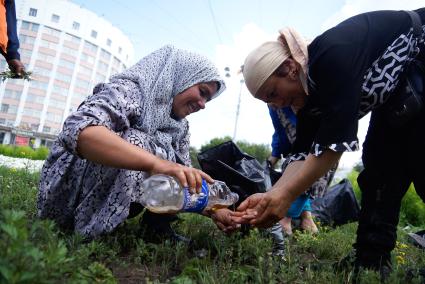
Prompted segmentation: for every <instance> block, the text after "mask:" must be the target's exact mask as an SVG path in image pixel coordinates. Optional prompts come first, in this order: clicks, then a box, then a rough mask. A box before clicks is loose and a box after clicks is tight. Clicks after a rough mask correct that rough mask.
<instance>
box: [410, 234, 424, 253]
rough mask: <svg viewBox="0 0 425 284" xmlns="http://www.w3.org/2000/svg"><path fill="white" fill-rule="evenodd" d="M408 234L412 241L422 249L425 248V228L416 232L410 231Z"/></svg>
mask: <svg viewBox="0 0 425 284" xmlns="http://www.w3.org/2000/svg"><path fill="white" fill-rule="evenodd" d="M407 235H408V241H409V242H410V243H412V244H414V245H415V246H417V247H419V248H421V249H425V230H421V231H419V232H416V233H409V234H407Z"/></svg>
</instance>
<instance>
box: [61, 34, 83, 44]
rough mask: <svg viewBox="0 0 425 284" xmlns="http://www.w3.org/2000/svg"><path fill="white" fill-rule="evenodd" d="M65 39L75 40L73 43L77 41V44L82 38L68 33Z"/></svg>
mask: <svg viewBox="0 0 425 284" xmlns="http://www.w3.org/2000/svg"><path fill="white" fill-rule="evenodd" d="M65 39H66V40H67V41H70V42H73V43H77V44H79V43H80V40H81V39H80V38H79V37H77V36H74V35H71V34H66V35H65Z"/></svg>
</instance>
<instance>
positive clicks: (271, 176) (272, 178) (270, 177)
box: [263, 161, 282, 189]
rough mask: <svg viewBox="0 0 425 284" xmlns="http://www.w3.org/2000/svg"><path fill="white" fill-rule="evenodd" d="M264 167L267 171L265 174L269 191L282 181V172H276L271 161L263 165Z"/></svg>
mask: <svg viewBox="0 0 425 284" xmlns="http://www.w3.org/2000/svg"><path fill="white" fill-rule="evenodd" d="M263 167H264V170H265V172H264V174H265V178H266V185H267V189H269V188H270V187H272V186H273V185H274V184H275V183H276V182H277V181H278V180H279V179H280V177H281V176H282V172H280V171H276V170H275V169H274V168H273V167H272V164H271V163H270V161H266V162H265V163H264V164H263Z"/></svg>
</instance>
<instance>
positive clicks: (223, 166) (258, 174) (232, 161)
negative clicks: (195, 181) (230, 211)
mask: <svg viewBox="0 0 425 284" xmlns="http://www.w3.org/2000/svg"><path fill="white" fill-rule="evenodd" d="M198 161H199V165H200V166H201V169H202V170H203V171H204V172H206V173H207V174H209V175H210V176H211V177H212V178H214V179H218V180H221V181H224V182H225V183H226V184H227V186H229V188H230V190H232V191H233V192H236V193H237V194H238V195H239V200H238V203H237V204H236V206H238V205H239V204H240V203H241V202H242V201H243V200H245V199H246V198H247V197H248V196H250V195H252V194H254V193H258V192H265V191H266V188H267V183H266V176H265V169H264V167H263V166H262V165H261V164H260V163H259V162H258V161H257V160H256V159H255V158H254V157H252V156H250V155H248V154H246V153H243V152H242V151H241V150H240V149H239V147H238V146H237V145H236V144H235V143H233V142H232V141H227V142H224V143H222V144H220V145H217V146H215V147H212V148H210V149H207V150H205V151H203V152H201V153H199V154H198Z"/></svg>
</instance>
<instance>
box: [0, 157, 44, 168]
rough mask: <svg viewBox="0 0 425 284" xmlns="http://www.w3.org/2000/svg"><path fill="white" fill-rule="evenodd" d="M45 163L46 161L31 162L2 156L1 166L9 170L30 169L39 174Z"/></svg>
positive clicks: (0, 159) (0, 158)
mask: <svg viewBox="0 0 425 284" xmlns="http://www.w3.org/2000/svg"><path fill="white" fill-rule="evenodd" d="M43 163H44V161H41V160H29V159H25V158H13V157H7V156H3V155H0V166H6V167H8V168H15V169H28V170H29V171H30V172H39V171H40V170H41V167H42V166H43Z"/></svg>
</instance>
